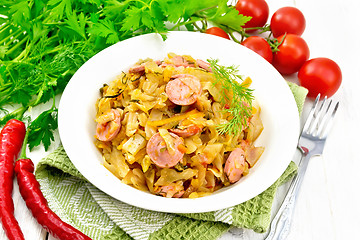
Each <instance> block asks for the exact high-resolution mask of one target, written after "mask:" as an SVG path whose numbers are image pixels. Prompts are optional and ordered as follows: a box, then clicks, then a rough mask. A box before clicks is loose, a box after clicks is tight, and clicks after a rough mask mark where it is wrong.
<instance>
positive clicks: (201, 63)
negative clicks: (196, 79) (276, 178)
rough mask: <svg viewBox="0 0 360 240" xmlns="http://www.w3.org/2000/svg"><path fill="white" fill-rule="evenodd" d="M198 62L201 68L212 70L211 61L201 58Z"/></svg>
mask: <svg viewBox="0 0 360 240" xmlns="http://www.w3.org/2000/svg"><path fill="white" fill-rule="evenodd" d="M196 64H197V65H198V66H199V68H202V69H205V70H206V71H208V72H212V70H211V68H210V63H208V62H205V61H203V60H201V59H196Z"/></svg>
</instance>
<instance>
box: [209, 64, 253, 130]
mask: <svg viewBox="0 0 360 240" xmlns="http://www.w3.org/2000/svg"><path fill="white" fill-rule="evenodd" d="M208 62H209V63H210V67H211V69H212V71H213V73H214V76H215V79H216V81H215V83H214V84H215V85H216V84H220V85H221V88H222V97H223V99H222V103H223V104H224V105H225V104H229V107H228V108H225V110H224V111H225V112H227V113H228V114H229V115H230V117H229V119H228V122H227V123H224V124H221V125H219V126H218V127H217V129H218V131H219V133H220V134H229V135H237V134H238V133H239V132H240V131H241V130H242V128H243V127H244V126H247V120H248V119H249V118H250V117H251V110H252V101H253V99H254V96H253V95H252V92H253V90H252V89H249V88H247V87H246V86H243V85H241V84H240V83H239V82H242V81H243V79H242V76H241V75H239V74H238V68H237V67H236V66H229V67H228V66H222V65H220V64H218V60H213V59H208ZM230 96H231V97H230Z"/></svg>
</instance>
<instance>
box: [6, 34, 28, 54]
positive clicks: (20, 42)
mask: <svg viewBox="0 0 360 240" xmlns="http://www.w3.org/2000/svg"><path fill="white" fill-rule="evenodd" d="M28 39H29V36H26V37H24V38H23V39H22V40H21V41H19V42H18V43H16V44H15V46H13V47H12V48H10V49H9V50H8V51H7V52H6V55H10V54H11V53H12V52H13V51H15V50H16V49H17V48H18V47H20V46H21V45H23V44H24V43H25V42H26V41H27V40H28ZM24 51H25V50H24Z"/></svg>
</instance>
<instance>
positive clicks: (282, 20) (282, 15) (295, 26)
mask: <svg viewBox="0 0 360 240" xmlns="http://www.w3.org/2000/svg"><path fill="white" fill-rule="evenodd" d="M305 25H306V22H305V17H304V15H303V14H302V12H301V11H300V10H299V9H297V8H294V7H283V8H280V9H278V10H277V11H276V12H275V13H274V14H273V15H272V17H271V20H270V28H271V31H272V33H273V35H274V37H279V36H281V35H283V34H285V33H292V34H295V35H298V36H301V34H303V32H304V30H305Z"/></svg>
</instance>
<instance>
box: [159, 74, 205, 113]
mask: <svg viewBox="0 0 360 240" xmlns="http://www.w3.org/2000/svg"><path fill="white" fill-rule="evenodd" d="M173 78H175V79H174V80H172V81H170V82H168V84H167V85H166V89H165V92H166V94H167V96H168V97H169V100H170V101H171V102H173V103H175V104H176V105H182V106H185V105H191V104H193V103H195V102H196V100H197V99H198V97H199V96H200V94H201V91H202V88H201V83H200V80H199V79H198V78H197V77H195V76H193V75H190V74H179V75H175V76H173Z"/></svg>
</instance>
